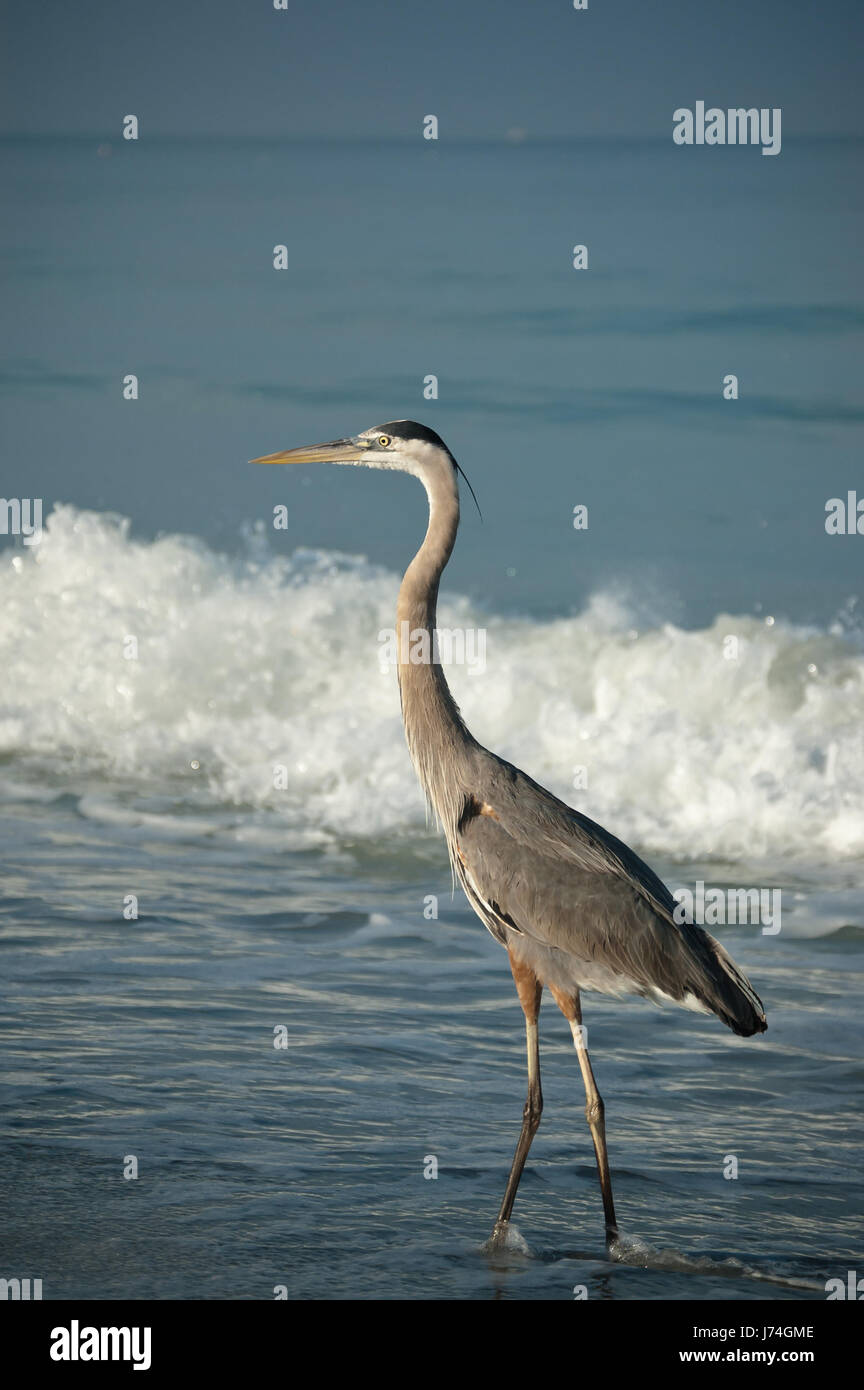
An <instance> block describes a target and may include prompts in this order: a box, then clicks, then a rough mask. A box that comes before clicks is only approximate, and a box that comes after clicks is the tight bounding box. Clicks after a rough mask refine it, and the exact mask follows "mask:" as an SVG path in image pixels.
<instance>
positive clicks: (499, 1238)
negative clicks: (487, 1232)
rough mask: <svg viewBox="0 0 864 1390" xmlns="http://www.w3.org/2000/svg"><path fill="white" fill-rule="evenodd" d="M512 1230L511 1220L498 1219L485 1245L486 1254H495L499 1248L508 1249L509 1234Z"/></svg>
mask: <svg viewBox="0 0 864 1390" xmlns="http://www.w3.org/2000/svg"><path fill="white" fill-rule="evenodd" d="M509 1232H510V1222H509V1221H496V1222H495V1229H494V1230H493V1232H492V1234H491V1236H490V1237H489V1239H488V1240H487V1242H486V1244H485V1245H484V1246H483V1251H484V1254H487V1255H494V1254H495V1252H496V1251H498V1250H506V1249H507V1236H508V1234H509Z"/></svg>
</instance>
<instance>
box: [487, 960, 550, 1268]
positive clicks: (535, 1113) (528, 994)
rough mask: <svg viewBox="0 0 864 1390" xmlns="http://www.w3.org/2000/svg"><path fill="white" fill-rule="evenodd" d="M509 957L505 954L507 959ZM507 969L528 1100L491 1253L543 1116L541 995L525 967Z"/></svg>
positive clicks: (501, 1236)
mask: <svg viewBox="0 0 864 1390" xmlns="http://www.w3.org/2000/svg"><path fill="white" fill-rule="evenodd" d="M509 954H510V953H509V952H508V955H509ZM510 969H511V970H512V971H513V979H514V981H515V982H516V992H517V994H518V995H519V1003H520V1004H521V1005H522V1010H523V1012H524V1014H525V1039H526V1046H527V1053H528V1096H527V1098H526V1101H525V1108H524V1110H523V1111H522V1129H521V1131H520V1134H519V1141H518V1143H517V1145H516V1152H515V1154H514V1155H513V1163H512V1166H511V1168H510V1176H509V1178H508V1179H507V1189H506V1191H505V1193H504V1201H503V1202H502V1203H501V1210H500V1211H499V1213H498V1220H497V1221H496V1222H495V1229H494V1231H493V1232H492V1238H491V1240H490V1241H489V1244H488V1246H487V1247H486V1248H487V1249H491V1250H494V1249H496V1248H499V1247H500V1246H502V1245H504V1243H505V1241H506V1238H507V1227H508V1225H509V1223H510V1216H511V1213H512V1211H513V1203H514V1202H515V1200H516V1190H517V1188H518V1186H519V1179H520V1178H521V1176H522V1169H523V1168H524V1167H525V1160H526V1158H527V1157H528V1150H529V1149H530V1147H531V1141H532V1139H533V1138H534V1135H535V1134H536V1133H537V1128H538V1126H539V1124H540V1116H541V1115H542V1113H543V1092H542V1090H541V1089H540V1042H539V1039H538V1035H537V1019H538V1017H539V1014H540V998H541V995H542V994H543V986H542V984H541V983H540V981H539V980H538V979H537V976H536V975H535V974H534V971H533V970H531V969H530V967H529V966H527V965H523V964H521V963H520V962H519V961H517V960H515V959H514V957H513V956H512V955H510Z"/></svg>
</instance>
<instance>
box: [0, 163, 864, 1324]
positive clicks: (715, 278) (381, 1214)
mask: <svg viewBox="0 0 864 1390" xmlns="http://www.w3.org/2000/svg"><path fill="white" fill-rule="evenodd" d="M99 147H100V142H98V141H92V142H86V141H50V140H33V141H26V142H18V143H14V142H9V143H7V144H6V145H5V146H4V147H3V150H2V156H0V160H2V164H3V169H4V178H5V184H6V186H7V187H8V188H9V189H10V190H11V194H12V196H11V197H10V199H9V200H8V203H7V208H6V211H5V214H4V219H5V221H4V230H3V251H4V261H3V264H4V268H5V269H4V274H5V278H6V285H5V295H4V298H5V303H6V306H7V315H8V321H9V328H10V330H11V331H10V334H9V341H10V343H11V344H12V348H11V351H10V353H9V354H8V356H7V359H6V364H5V367H4V370H3V375H2V380H0V386H2V389H3V395H4V418H5V435H6V449H5V464H4V480H3V491H4V494H5V495H6V496H9V497H12V496H22V497H41V498H42V499H43V502H44V513H45V530H44V534H43V537H42V540H41V543H40V544H39V545H38V546H24V545H22V544H20V542H18V543H13V542H10V543H9V544H8V545H7V546H6V547H5V548H4V549H3V550H2V552H0V816H2V823H3V825H2V846H3V851H2V859H3V865H4V894H3V905H2V910H3V917H2V923H0V953H2V981H3V984H2V1007H0V1035H2V1051H3V1058H4V1065H3V1112H4V1117H5V1124H4V1127H3V1139H2V1161H0V1200H2V1205H3V1210H4V1239H3V1255H4V1268H3V1269H2V1270H0V1274H2V1275H4V1276H5V1277H14V1276H18V1277H22V1278H24V1277H31V1278H41V1279H42V1280H43V1289H44V1296H45V1297H46V1298H56V1297H85V1298H97V1297H109V1298H117V1297H163V1298H217V1299H218V1298H230V1297H240V1298H272V1297H273V1296H274V1289H276V1288H285V1289H287V1291H288V1295H289V1297H291V1298H308V1297H315V1298H327V1299H331V1298H332V1299H344V1298H412V1299H413V1298H434V1299H437V1298H459V1299H462V1298H469V1299H474V1298H477V1299H484V1298H531V1299H556V1300H557V1299H568V1298H572V1297H573V1296H574V1289H577V1288H582V1287H584V1288H585V1289H586V1290H587V1292H588V1296H589V1297H592V1298H619V1299H704V1298H723V1299H730V1300H732V1299H734V1300H738V1299H760V1298H770V1299H801V1298H804V1299H807V1298H823V1297H824V1296H825V1281H826V1280H827V1279H829V1278H834V1277H838V1276H840V1277H843V1278H845V1276H846V1271H847V1270H848V1269H855V1268H856V1267H857V1268H858V1269H859V1271H860V1259H861V1244H860V1232H861V1216H862V1206H864V1203H862V1182H861V1177H860V1151H861V1139H862V1120H861V1092H862V1080H864V1068H862V1062H861V1043H862V1025H861V1010H860V993H861V971H862V959H864V791H862V788H864V736H862V728H864V629H862V624H861V618H860V592H861V555H860V553H859V551H858V550H857V548H856V547H858V546H859V545H860V546H864V541H862V540H861V538H860V537H852V536H847V537H829V536H827V535H826V533H825V529H824V517H825V510H824V505H825V501H826V500H827V499H828V498H829V497H832V496H845V494H846V492H847V490H848V489H850V488H854V487H855V486H856V482H857V484H858V487H859V492H861V493H864V487H862V486H861V470H860V463H859V462H858V460H859V459H860V430H861V419H862V404H861V397H860V388H859V382H860V367H861V361H860V357H861V332H860V330H861V324H862V322H864V307H862V300H861V295H860V292H859V290H858V289H856V286H860V267H859V264H858V253H857V241H856V236H855V228H856V225H857V226H859V227H860V202H861V192H860V187H861V185H860V180H856V169H857V168H858V166H859V163H860V146H859V145H857V144H855V143H854V142H845V143H843V142H840V143H837V144H832V143H831V142H814V143H811V144H809V145H808V144H802V145H800V146H796V145H795V144H794V143H790V144H788V146H787V144H786V143H784V150H783V154H782V156H781V157H780V158H778V159H776V160H764V159H760V158H759V157H758V152H750V151H731V150H723V151H713V152H712V155H713V154H717V155H719V158H717V159H716V160H714V161H712V165H711V169H710V171H708V167H707V165H706V163H705V162H704V161H703V162H700V161H699V160H697V159H695V158H691V157H690V156H691V154H693V153H695V152H690V151H675V150H669V149H666V147H665V146H664V147H662V148H661V147H656V146H653V145H651V144H649V143H647V142H646V143H644V144H612V143H605V144H602V143H598V144H595V145H591V144H580V145H568V144H564V143H560V144H551V143H550V144H547V145H533V144H532V143H531V142H530V141H526V142H525V143H524V144H507V143H501V144H500V145H491V144H490V145H470V146H462V147H456V148H449V149H448V148H444V147H442V148H440V149H435V150H429V149H426V148H414V147H413V146H412V145H409V144H407V143H406V144H404V145H399V144H393V145H378V146H373V145H357V146H354V147H347V146H341V145H327V144H321V145H316V146H312V145H305V146H303V145H278V144H276V143H266V142H265V143H260V144H255V143H253V142H242V141H238V142H234V143H231V142H225V143H222V144H212V143H211V144H207V143H205V142H200V143H197V144H196V143H192V142H188V143H182V142H169V141H161V142H156V141H154V142H151V143H149V144H148V143H147V142H142V143H141V146H140V148H132V149H130V148H126V147H122V146H121V145H120V144H115V145H113V146H109V145H106V143H105V142H104V141H103V142H101V152H100V148H99ZM703 153H704V152H703ZM751 153H755V154H756V158H749V156H750V154H751ZM733 155H734V156H738V157H737V158H733V157H732V156H733ZM673 156H675V157H673ZM767 166H770V167H767ZM575 242H586V243H588V244H589V248H590V257H591V269H590V272H589V273H585V274H584V275H583V274H577V273H576V272H574V271H573V270H572V269H571V268H570V265H569V251H570V248H571V247H572V245H573V244H574V243H575ZM277 243H285V244H288V245H289V251H290V257H289V259H290V266H289V270H288V271H287V272H275V271H274V270H273V269H272V264H271V262H272V247H273V245H275V244H277ZM130 371H134V372H135V373H136V374H138V375H139V380H140V384H141V389H140V398H139V400H138V401H135V402H124V401H123V400H122V396H121V382H122V378H123V376H124V375H125V374H126V373H127V372H130ZM729 371H735V372H738V373H740V379H741V383H742V391H741V398H740V400H739V401H737V402H734V403H732V402H724V401H723V400H722V396H721V385H722V377H723V375H724V374H725V373H726V372H729ZM427 373H435V374H437V375H438V376H439V385H440V394H439V399H438V400H437V401H424V399H423V397H422V380H423V378H424V376H425V375H426V374H427ZM406 415H407V416H415V417H417V418H420V419H423V420H425V421H427V422H428V423H430V424H432V425H433V426H434V427H435V428H438V429H440V430H441V432H442V433H443V434H444V436H445V438H447V439H448V442H451V443H452V444H453V446H454V451H455V452H456V454H457V456H458V457H459V458H460V461H461V462H462V463H463V465H464V466H465V468H466V471H467V472H468V474H469V476H470V477H471V480H472V483H473V484H474V486H475V489H476V490H477V492H478V495H479V497H480V502H481V506H482V507H483V512H484V521H483V523H482V524H481V523H480V521H479V520H478V518H477V517H476V515H472V513H471V511H470V510H469V509H468V507H466V508H465V511H464V521H463V530H462V534H461V536H460V540H459V543H458V545H457V550H456V553H455V555H454V559H453V562H452V565H451V568H450V569H449V570H448V573H447V576H446V583H445V586H444V591H443V597H442V605H441V614H440V620H441V624H442V625H443V626H450V627H454V626H459V627H469V628H482V630H483V631H484V632H485V635H486V648H485V664H484V665H483V669H477V670H471V669H468V668H466V667H464V666H458V665H456V666H453V668H452V669H451V670H450V671H449V673H448V674H449V678H450V680H451V684H452V686H453V689H454V692H455V694H456V696H457V699H458V700H459V703H460V705H461V707H462V709H463V713H464V715H465V717H466V720H467V722H468V724H469V726H470V727H471V728H472V730H473V731H474V732H475V734H476V735H477V736H478V738H480V739H481V741H483V742H484V743H486V744H487V745H488V746H490V747H492V748H493V749H495V750H496V751H498V752H500V753H502V754H503V755H505V756H506V757H508V758H510V759H512V760H513V761H515V762H517V763H518V764H519V765H520V766H522V767H523V768H524V769H525V770H526V771H527V772H529V773H530V774H531V775H532V776H534V777H536V778H537V779H538V780H540V781H541V782H543V783H544V784H546V785H547V786H549V787H550V788H551V789H552V790H553V791H555V792H556V793H557V794H559V795H561V796H564V797H565V798H566V799H568V800H569V801H571V803H572V804H574V805H578V806H579V807H580V808H581V809H583V810H585V811H586V812H587V813H588V814H589V815H591V816H593V817H594V818H595V819H598V820H600V821H601V822H602V823H603V824H605V825H607V826H608V827H609V829H611V830H612V831H614V833H616V834H617V835H619V836H621V837H622V838H624V839H626V840H628V841H629V842H630V843H632V844H633V845H634V847H636V848H637V849H639V851H640V852H641V853H643V854H644V855H645V856H646V857H647V858H648V859H649V862H651V863H652V865H653V866H654V867H655V868H656V869H657V870H658V871H659V872H660V873H661V874H662V875H663V876H664V877H665V878H666V880H667V881H668V882H669V883H670V885H671V886H673V887H692V886H693V885H694V884H695V883H697V882H699V881H702V882H705V883H707V884H709V885H712V886H717V887H720V888H735V887H737V888H747V887H751V886H758V887H766V888H772V889H778V888H779V889H780V890H781V892H782V926H781V930H780V931H779V932H778V933H776V934H766V933H763V932H762V931H761V930H760V928H759V927H758V926H757V925H751V924H745V925H729V926H719V927H717V928H716V931H717V934H718V935H719V936H720V937H721V939H722V940H723V942H724V944H726V945H727V946H728V948H729V949H730V950H731V951H732V953H733V955H734V956H735V958H736V960H738V961H739V963H740V964H741V965H742V966H743V967H744V968H745V969H746V970H747V972H748V974H749V975H750V977H751V979H752V980H753V983H754V985H755V986H756V988H757V990H758V991H759V993H760V994H761V996H762V998H763V1000H764V1002H765V1005H766V1009H767V1013H768V1019H769V1031H768V1033H767V1034H765V1035H764V1036H763V1037H760V1038H757V1039H748V1040H745V1039H739V1038H735V1037H732V1036H731V1035H730V1034H728V1033H727V1031H726V1030H725V1029H723V1028H722V1026H721V1025H720V1024H719V1023H718V1022H717V1021H716V1020H714V1019H711V1018H706V1017H703V1016H699V1015H692V1014H688V1013H685V1012H683V1011H681V1010H676V1009H672V1008H669V1009H663V1010H658V1009H655V1008H654V1007H652V1006H651V1005H649V1004H647V1003H643V1002H641V1001H635V1000H632V1001H615V1000H610V999H605V998H602V997H598V996H590V995H589V996H586V998H585V1000H584V1007H585V1021H586V1023H587V1025H588V1028H589V1045H590V1048H591V1052H592V1057H593V1061H594V1066H595V1071H596V1074H597V1077H598V1083H599V1085H600V1089H601V1092H602V1093H603V1095H604V1098H605V1101H606V1109H607V1125H608V1134H609V1144H610V1156H611V1162H612V1168H613V1179H614V1183H615V1192H616V1201H617V1206H618V1209H619V1217H620V1221H621V1227H622V1231H623V1233H624V1236H625V1248H624V1250H623V1252H622V1253H623V1255H624V1258H623V1259H622V1260H620V1261H618V1262H612V1261H610V1260H609V1259H608V1258H607V1256H606V1254H605V1252H604V1249H603V1240H602V1235H603V1231H602V1217H601V1205H600V1197H599V1190H598V1187H597V1181H596V1175H595V1170H594V1163H593V1153H592V1150H591V1144H590V1137H589V1135H588V1130H587V1126H586V1124H585V1121H584V1115H583V1105H584V1098H583V1095H582V1090H581V1081H580V1078H579V1070H578V1065H577V1063H576V1058H575V1056H574V1055H573V1049H572V1045H571V1044H570V1041H569V1031H568V1029H567V1027H566V1024H565V1023H564V1020H563V1019H561V1018H560V1016H559V1015H558V1014H557V1011H556V1010H555V1008H554V1006H553V1005H552V1004H551V1002H547V1004H546V1005H545V1007H544V1010H543V1013H542V1015H541V1044H542V1048H543V1063H542V1064H543V1081H544V1094H545V1099H546V1110H545V1113H544V1118H543V1124H542V1125H541V1128H540V1131H539V1134H538V1136H537V1138H536V1140H535V1143H534V1147H533V1149H532V1152H531V1156H530V1159H529V1163H528V1167H527V1169H526V1173H525V1176H524V1178H523V1183H522V1186H521V1188H520V1194H519V1197H518V1200H517V1207H516V1213H515V1221H516V1225H517V1227H518V1231H519V1234H520V1237H521V1239H520V1240H519V1241H518V1242H516V1244H517V1245H518V1248H516V1249H514V1250H513V1251H511V1252H509V1253H508V1254H507V1255H506V1256H500V1257H496V1258H495V1259H494V1260H490V1259H489V1257H487V1256H486V1255H484V1254H483V1252H482V1245H483V1242H484V1240H485V1239H486V1237H487V1236H488V1234H489V1232H490V1231H491V1227H492V1224H493V1222H494V1218H495V1214H496V1211H497V1207H498V1204H499V1203H500V1199H501V1196H502V1194H503V1187H504V1183H505V1181H506V1175H507V1169H508V1166H509V1162H510V1158H511V1155H512V1149H513V1146H514V1144H515V1140H516V1136H517V1133H518V1128H519V1122H520V1116H521V1107H522V1103H523V1099H524V1089H525V1077H524V1059H523V1043H522V1038H523V1027H522V1017H521V1011H520V1010H519V1007H518V1003H517V1001H516V997H515V992H514V990H513V987H512V982H511V981H510V977H509V971H508V968H507V961H506V956H505V955H504V953H503V951H502V950H501V949H500V947H498V946H497V944H496V943H495V942H494V941H493V940H492V938H491V937H490V936H488V934H487V933H486V932H485V931H484V929H483V928H482V926H481V924H480V923H479V921H478V920H477V919H476V918H475V917H474V916H473V914H472V913H471V912H470V910H469V908H468V907H467V904H466V903H465V902H464V900H463V899H462V898H461V897H460V896H453V895H452V894H451V883H450V873H449V867H448V865H447V862H446V854H445V852H444V848H443V844H442V843H441V841H440V839H439V838H438V837H437V836H436V834H435V832H434V830H433V829H432V828H431V827H429V826H427V824H426V818H425V812H424V807H423V804H422V798H421V796H420V793H419V789H418V787H417V785H416V781H415V778H414V774H413V771H412V769H411V767H410V763H409V761H408V757H407V752H406V750H405V747H404V740H403V736H402V731H401V725H400V718H399V704H398V695H397V691H396V685H395V676H394V673H393V672H392V670H387V669H384V670H382V666H381V660H380V652H381V644H380V641H379V634H380V633H381V632H382V630H385V629H387V628H389V627H390V626H391V625H392V623H393V620H394V617H393V615H394V604H395V595H396V590H397V587H398V582H399V575H400V572H401V568H402V567H403V565H404V563H405V562H406V561H407V560H408V559H409V558H410V555H411V553H412V552H413V549H414V547H415V546H416V543H417V542H418V541H419V539H420V537H421V535H422V531H423V524H424V514H423V507H424V502H423V498H422V494H421V493H420V490H419V489H417V488H416V487H414V486H413V484H411V483H410V482H409V481H407V480H402V479H394V478H388V477H378V476H375V475H372V474H365V473H362V472H361V470H336V469H331V470H320V472H318V473H315V472H313V471H304V470H299V469H298V470H296V471H295V470H291V476H287V475H282V474H279V475H278V476H275V474H276V470H260V471H254V470H250V469H249V468H248V466H247V464H246V463H245V460H246V459H247V458H249V457H251V456H253V455H255V454H260V453H262V452H265V451H267V450H270V449H276V448H278V447H282V446H286V447H287V446H288V445H291V444H295V443H302V442H311V441H312V440H315V439H323V438H330V437H333V436H336V435H339V434H342V433H344V432H346V431H350V430H355V429H360V428H364V427H366V426H368V425H371V424H372V423H374V422H375V421H376V420H386V419H388V418H392V417H393V416H406ZM577 503H584V504H585V505H587V506H588V507H589V527H588V530H587V531H586V532H575V531H574V530H573V527H572V520H571V518H572V511H573V506H574V505H575V504H577ZM278 504H284V505H285V506H286V507H287V514H288V520H289V524H288V528H287V530H284V531H282V530H274V528H273V526H272V524H271V518H272V509H273V507H274V506H276V505H278ZM130 637H134V638H135V639H136V643H137V654H136V655H134V656H131V657H130V656H129V652H130V646H129V642H128V639H129V638H130ZM730 638H734V639H735V643H736V644H737V645H735V646H734V648H733V650H734V652H735V655H734V656H733V658H732V659H728V653H729V652H730V648H729V639H730ZM277 767H278V768H280V769H282V770H283V771H282V774H281V776H280V778H279V785H278V786H277V785H275V784H274V768H277ZM577 768H581V769H584V775H583V776H582V778H581V781H585V780H586V778H587V786H581V785H579V786H577V785H574V783H575V782H576V781H577V780H579V779H577V778H576V769H577ZM132 898H134V900H135V902H136V903H137V916H134V915H131V916H130V915H127V916H124V908H125V910H126V912H127V914H129V913H130V906H129V904H130V900H131V899H132ZM436 911H437V916H435V915H432V914H433V913H434V912H436ZM274 1043H279V1044H284V1045H280V1046H275V1045H274ZM133 1157H134V1158H135V1159H136V1160H137V1165H138V1168H137V1171H138V1176H137V1178H135V1179H134V1180H133V1179H126V1178H124V1168H125V1169H126V1170H127V1171H128V1169H129V1165H130V1160H131V1158H133ZM730 1158H734V1159H736V1160H737V1171H738V1175H737V1177H736V1178H729V1177H725V1176H724V1170H725V1171H726V1172H728V1171H729V1168H730V1162H729V1160H730ZM432 1160H434V1163H433V1162H432ZM435 1168H437V1177H428V1176H424V1174H427V1173H429V1172H431V1171H432V1170H433V1169H435Z"/></svg>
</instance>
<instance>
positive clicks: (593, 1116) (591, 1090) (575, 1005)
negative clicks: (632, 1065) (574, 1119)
mask: <svg viewBox="0 0 864 1390" xmlns="http://www.w3.org/2000/svg"><path fill="white" fill-rule="evenodd" d="M549 989H550V992H551V994H552V997H553V999H554V1000H555V1003H556V1004H557V1005H558V1008H559V1009H560V1010H561V1012H562V1014H563V1015H564V1017H565V1018H566V1019H567V1022H568V1023H569V1024H570V1030H571V1032H572V1034H573V1042H574V1045H575V1047H576V1055H577V1057H578V1058H579V1069H580V1071H581V1072H582V1080H583V1082H584V1084H585V1118H586V1119H587V1121H588V1128H589V1129H590V1130H591V1138H592V1140H593V1141H594V1154H595V1156H596V1159H597V1172H598V1174H599V1177H600V1191H601V1193H602V1194H603V1215H604V1217H605V1221H606V1245H607V1246H611V1245H612V1244H613V1243H614V1242H615V1241H616V1240H617V1239H618V1221H617V1219H616V1217H615V1203H614V1201H613V1199H612V1175H611V1173H610V1172H609V1154H608V1152H607V1149H606V1118H605V1117H606V1107H605V1106H604V1104H603V1097H602V1096H601V1094H600V1092H599V1091H598V1090H597V1082H596V1081H595V1080H594V1073H593V1071H592V1070H591V1059H590V1057H589V1056H588V1048H587V1047H586V1046H585V1032H584V1029H583V1027H582V1005H581V1002H580V999H579V995H578V993H577V994H575V995H571V994H564V993H563V992H562V991H561V990H557V989H555V988H553V986H552V985H550V986H549Z"/></svg>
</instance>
